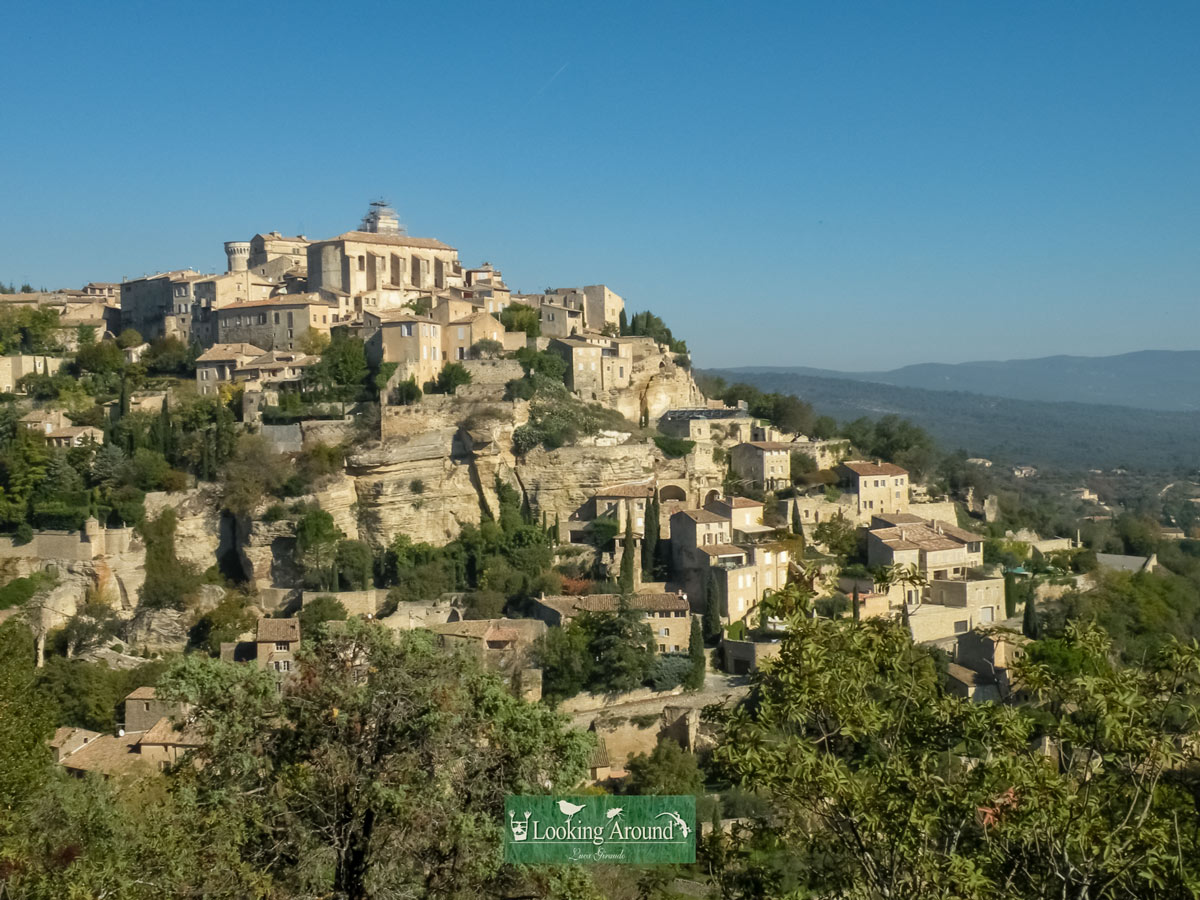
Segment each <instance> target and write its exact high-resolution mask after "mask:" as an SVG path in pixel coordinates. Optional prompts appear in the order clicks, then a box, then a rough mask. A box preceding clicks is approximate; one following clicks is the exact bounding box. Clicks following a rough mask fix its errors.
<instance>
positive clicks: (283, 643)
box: [275, 641, 288, 650]
mask: <svg viewBox="0 0 1200 900" xmlns="http://www.w3.org/2000/svg"><path fill="white" fill-rule="evenodd" d="M287 648H288V644H287V641H276V642H275V649H276V650H286V649H287Z"/></svg>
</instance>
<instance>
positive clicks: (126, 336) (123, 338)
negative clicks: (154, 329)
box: [117, 328, 145, 350]
mask: <svg viewBox="0 0 1200 900" xmlns="http://www.w3.org/2000/svg"><path fill="white" fill-rule="evenodd" d="M143 343H145V341H143V340H142V335H141V334H140V333H139V332H138V331H137V330H136V329H133V328H126V329H125V330H123V331H122V332H121V333H120V334H118V335H117V346H118V347H120V348H121V349H122V350H128V349H129V348H131V347H139V346H141V345H142V344H143Z"/></svg>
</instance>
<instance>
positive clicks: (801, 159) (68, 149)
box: [0, 0, 1200, 369]
mask: <svg viewBox="0 0 1200 900" xmlns="http://www.w3.org/2000/svg"><path fill="white" fill-rule="evenodd" d="M4 31H5V35H6V40H5V41H4V52H3V53H2V54H0V114H2V117H3V122H4V126H5V128H4V131H5V136H6V140H5V141H4V142H3V145H2V146H0V279H2V280H5V281H7V280H15V281H17V282H18V283H19V282H21V281H26V280H28V281H30V282H32V283H33V284H34V285H35V286H41V285H46V286H48V287H58V286H78V285H81V284H83V283H84V282H86V281H90V280H97V281H99V280H119V279H120V278H121V277H122V276H135V275H140V274H142V273H144V272H147V271H158V270H164V269H169V268H178V267H183V266H193V267H196V268H200V269H203V270H208V271H222V270H223V267H224V255H223V252H222V248H221V244H222V242H223V241H226V240H234V239H247V238H249V237H250V235H252V234H254V233H255V232H257V231H269V230H275V229H278V230H280V231H284V232H288V233H295V232H297V231H303V233H305V234H306V235H308V236H309V237H310V238H321V237H328V236H331V235H333V234H336V233H339V232H341V231H344V230H347V229H349V228H352V227H355V226H356V225H357V223H358V221H359V219H360V217H361V216H362V214H363V212H364V211H365V209H366V205H367V202H368V201H369V200H370V199H372V198H374V197H377V196H381V195H382V196H385V197H387V198H388V199H389V200H390V201H391V202H392V203H393V204H394V205H395V206H396V208H397V210H398V211H399V213H400V217H401V220H402V222H404V223H405V224H406V225H407V226H408V228H409V230H410V232H411V233H413V234H417V235H421V236H429V237H437V238H440V239H442V240H445V241H447V242H449V243H451V244H453V245H454V246H456V247H458V248H459V250H460V252H461V255H462V258H463V259H464V261H466V262H468V263H472V264H473V263H477V262H479V261H482V260H489V261H491V262H493V263H494V264H496V265H498V266H500V267H501V268H502V269H503V271H504V275H505V278H506V280H507V281H508V282H509V284H511V285H513V286H514V287H516V288H519V289H522V290H526V291H532V290H537V289H541V288H543V287H546V286H548V285H556V286H558V285H575V284H590V283H596V282H605V283H607V284H608V285H610V286H611V287H612V288H613V289H614V290H616V291H618V292H619V293H621V294H623V295H624V296H625V297H626V298H627V300H628V301H629V304H630V306H631V307H632V308H633V309H635V310H636V309H644V308H650V309H653V310H654V311H655V312H657V313H659V314H660V315H662V316H663V317H664V318H665V319H666V320H667V322H668V324H669V325H671V327H672V328H673V329H674V330H675V332H676V334H677V335H681V336H684V337H686V339H687V340H688V342H689V345H690V346H691V348H692V350H693V354H694V357H695V360H696V363H697V364H698V365H701V366H718V365H737V364H776V365H812V366H821V367H830V368H841V369H874V368H885V367H891V366H895V365H901V364H905V363H910V362H923V361H946V362H954V361H961V360H968V359H986V358H1011V357H1031V356H1042V355H1048V354H1053V353H1079V354H1107V353H1117V352H1123V351H1127V350H1135V349H1146V348H1165V349H1197V348H1200V302H1198V300H1200V252H1198V251H1200V246H1198V241H1197V238H1198V235H1200V229H1198V227H1197V226H1198V221H1197V220H1198V218H1200V116H1198V115H1197V111H1198V110H1200V53H1197V50H1196V46H1197V36H1198V35H1200V4H1197V3H1195V2H1180V3H1171V2H1154V3H1148V4H1137V3H1119V4H1105V3H1096V2H1093V3H1068V2H1058V3H1045V2H1030V3H1018V2H1002V3H964V2H961V0H955V2H947V3H932V2H930V3H924V2H918V3H897V2H886V3H877V4H876V3H855V2H847V3H829V2H821V3H778V4H773V3H757V4H755V3H745V4H742V3H738V4H733V3H723V4H716V3H706V2H688V3H677V4H659V3H653V2H651V3H647V2H639V3H619V2H609V3H603V4H600V3H563V2H555V3H546V4H534V3H520V4H512V3H480V4H476V5H453V4H427V3H426V4H403V3H393V2H388V3H369V2H368V3H356V4H351V5H340V6H339V5H337V4H332V3H309V2H301V0H292V2H289V3H282V4H246V3H238V4H232V3H230V4H224V3H213V2H209V3H203V4H174V3H126V4H122V3H94V2H89V3H78V4H74V3H72V4H67V3H29V2H20V0H19V2H17V3H15V4H9V5H8V6H6V8H5V17H4Z"/></svg>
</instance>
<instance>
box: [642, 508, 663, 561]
mask: <svg viewBox="0 0 1200 900" xmlns="http://www.w3.org/2000/svg"><path fill="white" fill-rule="evenodd" d="M658 519H659V506H658V494H657V493H656V494H654V496H652V497H651V498H650V502H649V503H648V504H646V526H645V528H643V529H642V535H643V536H642V579H643V580H645V578H646V577H647V576H649V577H650V578H651V579H653V578H654V570H655V566H656V563H657V556H658Z"/></svg>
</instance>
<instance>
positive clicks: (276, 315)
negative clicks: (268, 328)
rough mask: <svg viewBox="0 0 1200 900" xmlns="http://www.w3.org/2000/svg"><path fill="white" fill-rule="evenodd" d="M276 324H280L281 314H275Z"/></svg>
mask: <svg viewBox="0 0 1200 900" xmlns="http://www.w3.org/2000/svg"><path fill="white" fill-rule="evenodd" d="M275 324H276V325H278V324H279V313H275Z"/></svg>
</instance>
